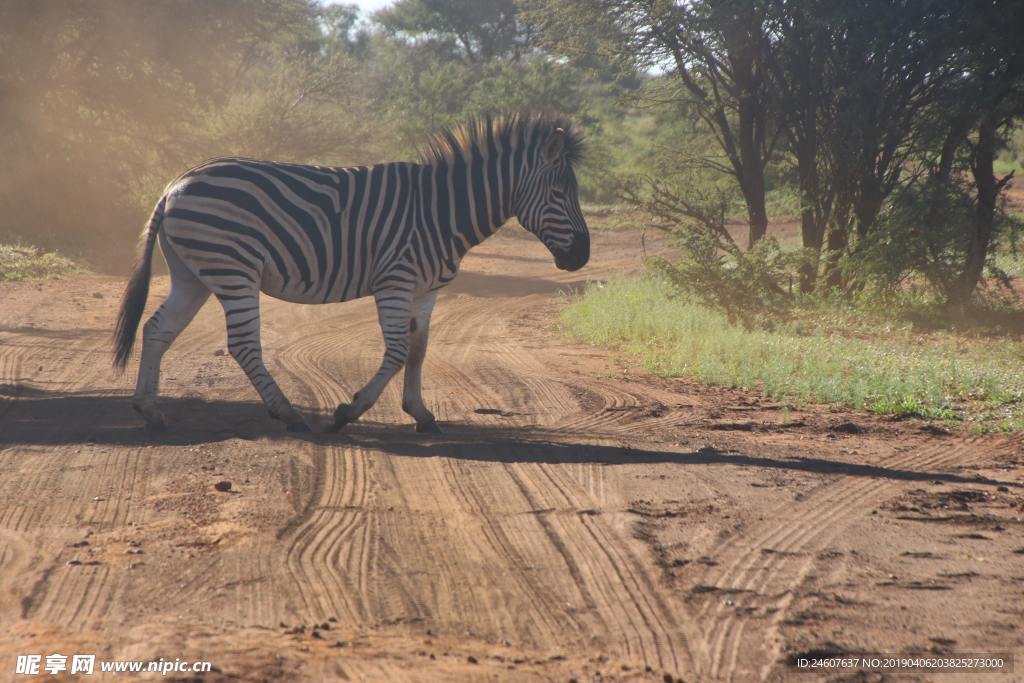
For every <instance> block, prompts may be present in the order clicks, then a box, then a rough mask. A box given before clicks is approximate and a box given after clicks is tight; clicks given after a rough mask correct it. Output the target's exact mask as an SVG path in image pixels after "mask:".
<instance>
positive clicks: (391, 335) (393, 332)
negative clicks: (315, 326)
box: [332, 290, 412, 431]
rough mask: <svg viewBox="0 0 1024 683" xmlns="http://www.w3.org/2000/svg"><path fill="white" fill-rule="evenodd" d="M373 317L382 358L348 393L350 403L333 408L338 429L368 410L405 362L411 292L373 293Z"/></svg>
mask: <svg viewBox="0 0 1024 683" xmlns="http://www.w3.org/2000/svg"><path fill="white" fill-rule="evenodd" d="M374 298H375V299H376V301H377V318H378V319H379V320H380V329H381V332H382V333H383V335H384V360H383V361H381V364H380V369H379V370H377V374H375V375H374V376H373V377H372V378H371V379H370V381H369V382H367V383H366V386H364V387H363V388H362V389H360V390H359V391H357V392H356V393H355V395H354V396H352V402H351V403H342V404H341V405H339V406H338V409H337V410H335V411H334V427H333V429H332V431H338V430H339V429H341V428H342V427H344V426H345V425H347V424H348V423H349V422H355V421H356V420H358V419H359V417H360V416H361V415H362V414H363V413H365V412H366V411H367V410H369V409H370V408H371V407H372V406H373V404H374V403H376V402H377V399H378V398H380V394H381V392H382V391H384V387H386V386H387V385H388V382H390V381H391V378H392V377H394V376H395V374H396V373H397V372H398V371H399V370H401V369H402V366H403V365H405V359H406V357H407V356H408V353H409V321H410V318H411V312H412V294H411V293H410V292H406V291H404V290H387V291H384V292H381V293H379V294H374Z"/></svg>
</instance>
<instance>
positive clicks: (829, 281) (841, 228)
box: [825, 207, 850, 289]
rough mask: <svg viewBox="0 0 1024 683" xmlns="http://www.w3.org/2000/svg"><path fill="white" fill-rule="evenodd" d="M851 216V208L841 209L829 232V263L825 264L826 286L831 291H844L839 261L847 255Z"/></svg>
mask: <svg viewBox="0 0 1024 683" xmlns="http://www.w3.org/2000/svg"><path fill="white" fill-rule="evenodd" d="M849 230H850V214H849V208H847V207H844V208H842V209H840V211H839V215H837V216H836V220H835V223H833V225H832V227H831V229H830V230H829V231H828V261H827V262H826V264H825V273H826V276H825V286H826V287H828V288H829V289H842V286H843V273H842V270H840V268H839V259H841V258H842V256H843V254H844V253H846V247H847V246H848V245H849V243H850V240H849V235H848V232H849Z"/></svg>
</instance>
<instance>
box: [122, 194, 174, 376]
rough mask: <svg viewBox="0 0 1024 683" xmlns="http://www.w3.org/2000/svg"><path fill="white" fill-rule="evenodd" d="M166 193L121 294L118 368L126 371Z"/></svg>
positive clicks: (142, 308)
mask: <svg viewBox="0 0 1024 683" xmlns="http://www.w3.org/2000/svg"><path fill="white" fill-rule="evenodd" d="M166 202H167V197H166V195H165V196H163V197H161V198H160V201H159V202H157V205H156V208H154V209H153V215H152V216H150V218H149V223H148V224H147V225H146V229H145V231H143V233H142V245H141V246H142V248H141V253H140V254H139V260H138V261H136V263H135V270H134V271H132V276H131V279H130V280H128V286H127V287H125V290H124V294H123V295H122V296H121V310H120V312H119V313H118V314H117V327H115V328H114V369H115V370H117V371H118V372H124V368H125V365H127V364H128V358H129V357H130V356H131V355H132V347H133V346H135V332H136V331H137V330H138V329H139V321H140V320H142V312H143V311H144V310H145V308H146V297H148V296H149V278H150V275H151V273H152V270H153V247H154V246H155V245H156V236H157V233H158V232H159V231H160V225H161V224H162V223H163V220H164V205H165V204H166Z"/></svg>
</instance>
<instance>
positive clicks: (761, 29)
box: [527, 0, 778, 246]
mask: <svg viewBox="0 0 1024 683" xmlns="http://www.w3.org/2000/svg"><path fill="white" fill-rule="evenodd" d="M769 5H770V3H767V2H761V1H759V0H754V1H751V0H714V1H710V0H706V1H703V2H693V3H675V2H665V1H662V0H628V1H625V2H616V1H612V0H557V1H555V2H540V1H539V0H528V1H527V7H529V8H530V11H529V12H528V14H527V17H528V18H529V19H530V20H531V21H533V22H534V23H535V24H536V25H537V26H538V29H539V30H540V31H541V34H542V36H544V41H545V44H547V45H549V46H551V47H552V48H553V49H556V50H560V51H562V52H564V53H566V54H568V55H570V56H572V57H573V58H574V59H577V60H580V59H584V58H586V57H588V56H591V55H592V54H593V53H594V52H599V53H604V54H605V55H607V56H609V57H611V58H612V59H615V60H616V61H618V62H619V63H621V64H624V65H628V66H629V67H631V68H632V69H633V70H634V71H647V70H651V69H664V70H665V71H666V72H667V73H670V74H671V75H672V77H673V78H674V79H675V81H676V84H677V91H676V97H677V98H678V101H679V103H680V104H681V105H685V106H687V107H693V109H694V110H695V111H696V112H697V114H698V115H699V116H700V117H701V119H703V121H704V122H705V123H706V124H707V126H708V128H709V129H710V130H711V131H712V133H713V134H714V136H715V138H716V140H717V141H718V145H719V147H720V149H721V151H722V153H723V155H724V157H725V163H720V162H718V161H716V160H713V159H707V160H706V163H707V164H708V165H709V166H712V167H714V168H716V169H718V170H721V171H723V172H725V173H728V174H730V175H731V176H733V177H734V178H735V179H736V182H737V184H738V185H739V188H740V191H741V193H742V195H743V199H744V202H745V204H746V209H747V218H748V225H749V236H748V246H752V245H753V244H754V243H755V242H757V241H758V240H759V239H761V238H762V237H764V235H765V233H766V231H767V227H768V215H767V210H766V203H765V168H766V166H767V164H768V163H769V162H770V161H771V159H772V156H773V154H774V152H775V149H776V143H777V142H778V128H777V126H776V122H775V115H774V112H773V109H772V107H773V102H774V100H773V97H772V92H771V82H770V73H769V65H768V56H769V54H770V52H771V50H772V43H771V40H770V36H769V34H768V24H767V10H768V7H769Z"/></svg>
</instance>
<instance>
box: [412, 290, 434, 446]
mask: <svg viewBox="0 0 1024 683" xmlns="http://www.w3.org/2000/svg"><path fill="white" fill-rule="evenodd" d="M435 301H437V292H431V293H430V294H427V295H426V296H424V297H421V298H419V299H417V300H416V301H414V302H413V309H414V311H415V313H414V315H413V318H412V322H411V323H410V326H409V355H408V357H407V358H406V360H405V382H404V386H403V387H402V410H404V411H405V412H406V413H408V414H409V415H412V416H413V418H415V419H416V431H417V432H427V433H432V434H440V433H441V428H440V427H438V426H437V421H435V420H434V414H433V413H431V412H430V411H429V410H427V407H426V406H425V405H424V404H423V385H422V379H423V359H424V358H425V357H426V355H427V337H428V336H429V332H430V314H431V312H432V311H433V310H434V302H435Z"/></svg>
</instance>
